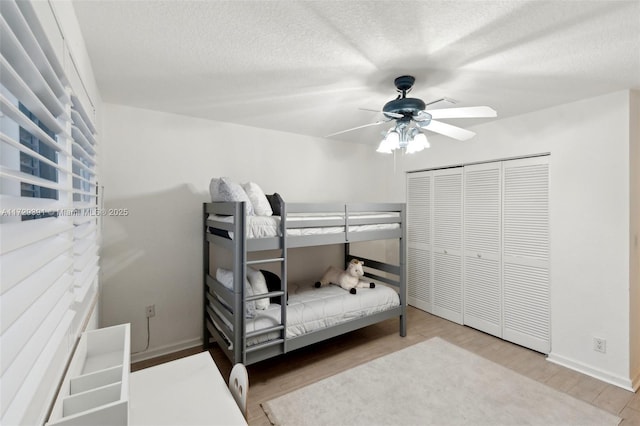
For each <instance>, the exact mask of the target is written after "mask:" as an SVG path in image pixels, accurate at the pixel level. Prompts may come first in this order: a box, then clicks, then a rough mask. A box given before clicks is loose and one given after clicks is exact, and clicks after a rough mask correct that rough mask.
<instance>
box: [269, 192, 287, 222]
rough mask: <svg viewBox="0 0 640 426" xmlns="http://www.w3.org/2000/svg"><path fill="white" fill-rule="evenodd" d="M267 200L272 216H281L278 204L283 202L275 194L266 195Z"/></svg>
mask: <svg viewBox="0 0 640 426" xmlns="http://www.w3.org/2000/svg"><path fill="white" fill-rule="evenodd" d="M267 200H269V204H270V205H271V210H272V211H273V215H274V216H282V215H281V212H280V204H281V203H282V204H284V200H283V199H282V197H281V196H280V194H278V193H277V192H274V193H273V194H272V195H269V194H267Z"/></svg>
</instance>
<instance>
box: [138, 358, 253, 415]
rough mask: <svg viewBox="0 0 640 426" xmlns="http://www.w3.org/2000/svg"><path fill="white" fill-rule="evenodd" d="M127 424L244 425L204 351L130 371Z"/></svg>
mask: <svg viewBox="0 0 640 426" xmlns="http://www.w3.org/2000/svg"><path fill="white" fill-rule="evenodd" d="M129 386H130V388H129V392H130V397H129V416H130V418H129V424H130V425H131V426H138V425H153V426H161V425H183V426H187V425H225V426H232V425H245V426H246V425H247V422H246V420H245V418H244V417H243V415H242V412H241V411H240V409H239V408H238V405H237V404H236V401H235V400H234V398H233V396H232V395H231V392H230V391H229V387H228V386H227V384H226V382H225V381H224V379H223V378H222V375H221V374H220V372H219V371H218V368H217V367H216V364H215V363H214V362H213V359H212V358H211V355H210V354H209V353H208V352H202V353H199V354H197V355H192V356H189V357H186V358H181V359H178V360H175V361H171V362H167V363H165V364H160V365H157V366H155V367H149V368H145V369H144V370H140V371H136V372H133V373H131V375H130V377H129Z"/></svg>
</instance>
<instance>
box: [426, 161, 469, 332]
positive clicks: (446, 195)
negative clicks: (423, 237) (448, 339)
mask: <svg viewBox="0 0 640 426" xmlns="http://www.w3.org/2000/svg"><path fill="white" fill-rule="evenodd" d="M432 220H433V246H432V247H433V282H432V286H433V290H432V294H433V313H434V314H435V315H439V316H441V317H443V318H446V319H448V320H450V321H454V322H457V323H459V324H462V167H457V168H451V169H443V170H434V171H433V218H432Z"/></svg>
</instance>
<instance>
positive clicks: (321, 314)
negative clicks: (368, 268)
mask: <svg viewBox="0 0 640 426" xmlns="http://www.w3.org/2000/svg"><path fill="white" fill-rule="evenodd" d="M397 306H400V298H399V296H398V293H397V292H396V291H395V290H394V289H392V288H390V287H387V286H385V285H380V284H378V285H377V286H376V287H375V288H359V289H358V290H357V294H351V293H349V292H348V291H347V290H344V289H342V288H341V287H339V286H336V285H329V286H326V287H321V288H315V287H314V286H313V285H312V284H306V285H293V286H290V288H289V301H288V303H287V338H288V339H290V338H294V337H298V336H302V335H304V334H307V333H311V332H314V331H317V330H320V329H323V328H329V327H333V326H335V325H338V324H342V323H345V322H347V321H350V320H354V319H358V318H362V317H366V316H368V315H373V314H376V313H378V312H384V311H387V310H389V309H392V308H394V307H397ZM211 307H212V309H214V311H217V309H216V308H214V307H213V305H212V306H211ZM280 312H281V309H280V305H279V304H277V303H271V304H270V305H269V307H268V308H267V309H264V310H257V311H256V315H255V317H254V318H247V319H246V320H245V324H246V331H247V333H250V332H253V331H257V330H262V329H265V328H269V327H273V326H277V325H279V324H280ZM218 315H219V314H218ZM219 317H220V318H222V319H224V317H223V316H221V315H219ZM225 322H226V321H225ZM214 325H215V319H214ZM227 326H228V327H229V328H232V326H231V324H229V323H227ZM279 336H280V332H278V331H275V332H270V333H265V334H261V335H258V336H254V337H252V338H248V339H247V347H249V346H252V345H256V344H259V343H263V342H266V341H269V340H272V339H277V338H278V337H279ZM226 337H227V338H228V337H231V336H226ZM228 340H229V341H230V339H228Z"/></svg>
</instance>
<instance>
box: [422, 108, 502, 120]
mask: <svg viewBox="0 0 640 426" xmlns="http://www.w3.org/2000/svg"><path fill="white" fill-rule="evenodd" d="M426 112H428V113H429V114H431V117H433V118H435V119H441V118H485V117H497V116H498V113H497V112H496V111H495V110H494V109H493V108H491V107H488V106H477V107H462V108H442V109H431V110H427V111H426Z"/></svg>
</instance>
